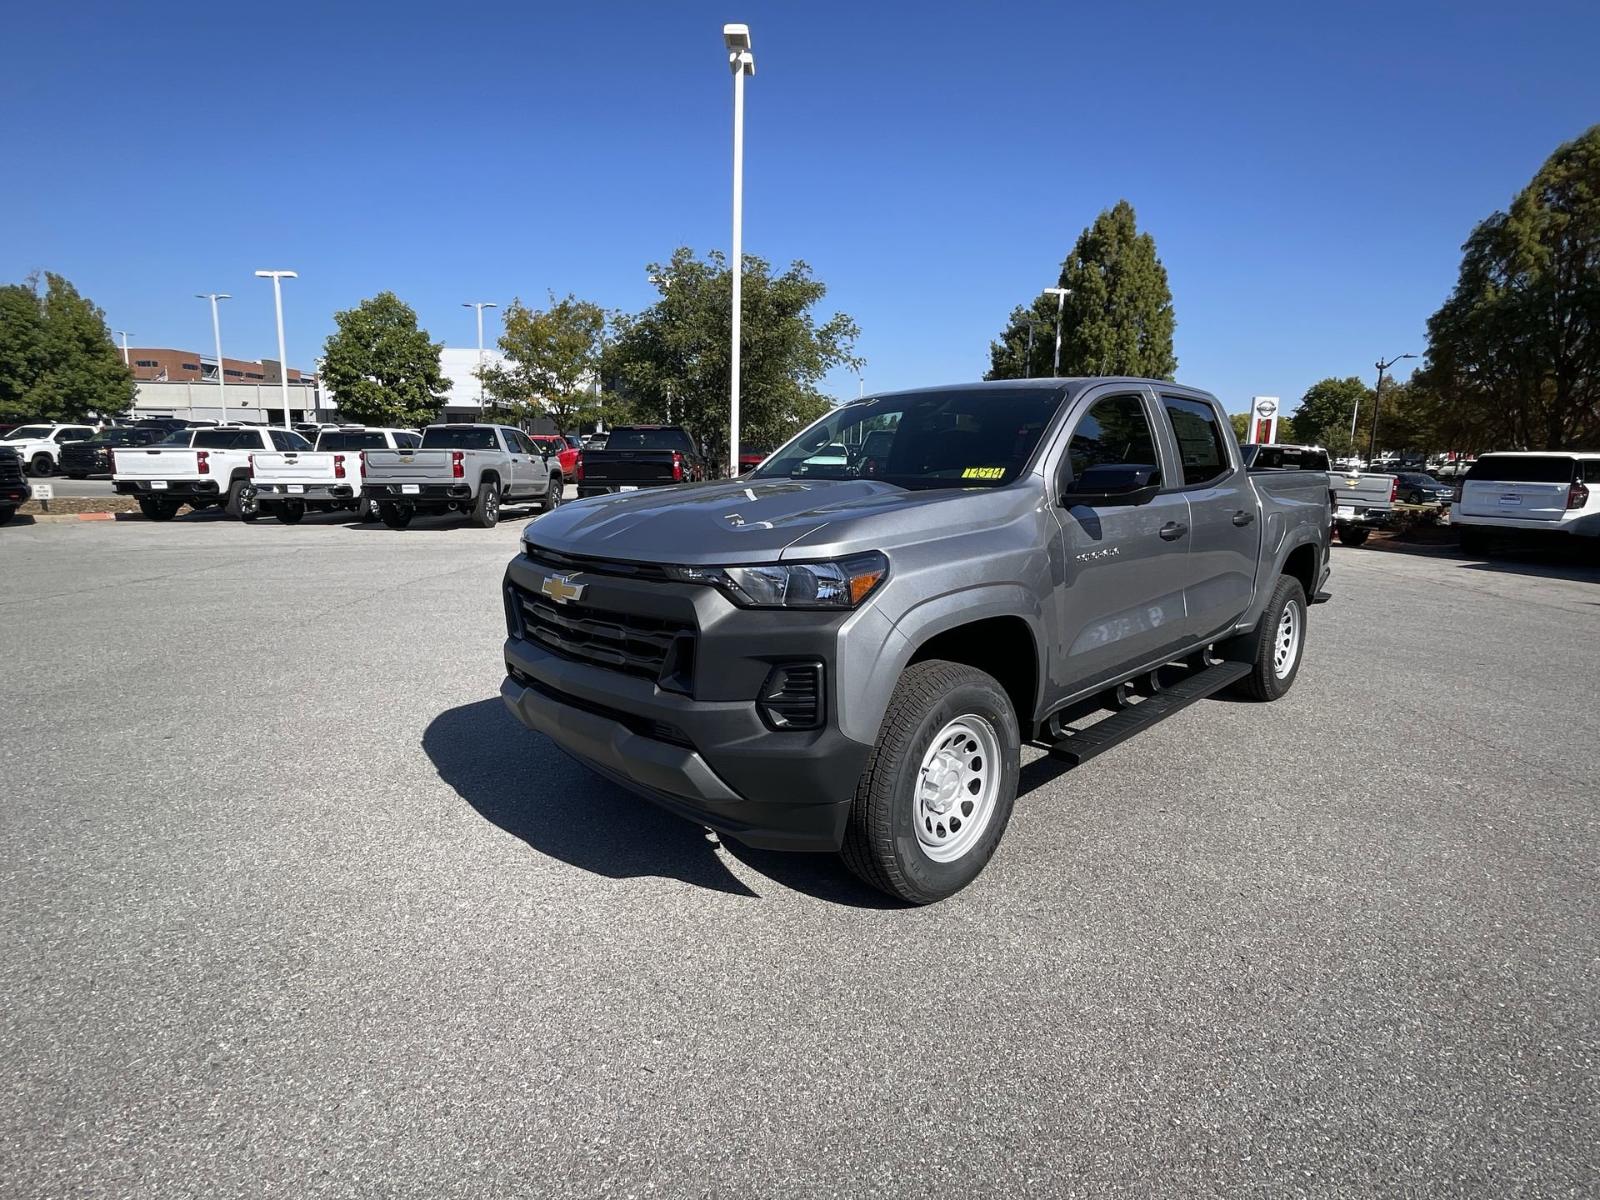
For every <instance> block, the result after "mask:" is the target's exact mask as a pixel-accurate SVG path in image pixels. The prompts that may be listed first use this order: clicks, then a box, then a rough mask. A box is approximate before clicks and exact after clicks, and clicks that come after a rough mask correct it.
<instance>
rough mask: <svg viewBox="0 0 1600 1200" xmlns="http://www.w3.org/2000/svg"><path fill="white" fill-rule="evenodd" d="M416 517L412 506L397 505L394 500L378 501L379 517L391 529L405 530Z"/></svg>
mask: <svg viewBox="0 0 1600 1200" xmlns="http://www.w3.org/2000/svg"><path fill="white" fill-rule="evenodd" d="M415 515H416V511H415V510H414V509H412V508H411V506H410V505H406V504H396V503H395V502H394V501H393V500H380V501H378V517H379V519H381V520H382V521H383V523H384V524H385V525H387V526H388V527H389V528H390V529H404V528H405V527H406V526H407V525H409V524H411V518H412V517H414V516H415Z"/></svg>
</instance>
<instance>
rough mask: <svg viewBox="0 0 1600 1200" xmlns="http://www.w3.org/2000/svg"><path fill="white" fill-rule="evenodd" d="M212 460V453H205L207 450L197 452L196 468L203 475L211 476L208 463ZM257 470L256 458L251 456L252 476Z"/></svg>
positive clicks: (195, 458) (195, 455)
mask: <svg viewBox="0 0 1600 1200" xmlns="http://www.w3.org/2000/svg"><path fill="white" fill-rule="evenodd" d="M210 458H211V455H210V453H209V452H207V451H205V450H196V451H195V452H194V460H195V466H196V467H197V469H198V470H199V472H200V474H202V475H209V474H211V463H210V462H209V461H208V460H209V459H210ZM255 469H256V456H255V455H254V454H252V455H251V456H250V472H251V474H254V473H255Z"/></svg>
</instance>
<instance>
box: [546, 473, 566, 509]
mask: <svg viewBox="0 0 1600 1200" xmlns="http://www.w3.org/2000/svg"><path fill="white" fill-rule="evenodd" d="M565 489H566V485H565V484H564V483H563V482H562V481H561V476H559V475H552V476H550V486H549V487H547V488H546V489H545V492H544V511H545V512H555V510H556V509H558V508H560V507H561V501H562V499H563V498H564V497H563V496H562V492H563V491H564V490H565Z"/></svg>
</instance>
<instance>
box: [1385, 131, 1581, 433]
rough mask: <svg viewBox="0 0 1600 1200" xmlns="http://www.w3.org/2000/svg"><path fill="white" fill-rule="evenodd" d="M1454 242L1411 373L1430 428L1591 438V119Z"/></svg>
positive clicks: (1458, 431) (1450, 430)
mask: <svg viewBox="0 0 1600 1200" xmlns="http://www.w3.org/2000/svg"><path fill="white" fill-rule="evenodd" d="M1462 251H1463V253H1462V260H1461V270H1460V274H1459V275H1458V277H1457V281H1456V286H1455V290H1454V291H1453V292H1452V293H1451V294H1450V297H1449V298H1448V299H1447V300H1446V301H1445V302H1444V304H1443V305H1442V306H1441V307H1440V309H1439V311H1438V312H1436V313H1434V315H1433V316H1432V318H1431V319H1430V320H1429V321H1428V353H1427V358H1426V361H1425V363H1424V366H1423V369H1422V371H1421V372H1419V378H1418V385H1419V396H1420V397H1421V398H1422V400H1421V406H1422V408H1423V410H1424V411H1425V412H1426V413H1427V414H1428V417H1429V420H1430V423H1431V426H1432V428H1433V430H1434V433H1435V436H1437V437H1439V438H1441V439H1443V440H1445V441H1446V443H1447V444H1449V445H1451V446H1452V447H1453V448H1461V447H1464V446H1470V447H1473V448H1482V449H1492V448H1508V447H1522V448H1527V449H1536V450H1537V449H1556V448H1561V447H1573V446H1579V445H1582V444H1584V443H1586V442H1587V441H1590V440H1592V439H1594V438H1596V437H1600V125H1595V126H1592V127H1591V128H1590V129H1588V130H1587V131H1585V132H1584V133H1583V134H1582V135H1581V136H1579V137H1578V138H1576V139H1574V140H1573V141H1570V142H1568V143H1566V144H1565V145H1563V146H1560V147H1558V148H1557V150H1556V151H1555V153H1554V154H1552V155H1551V156H1550V158H1549V159H1548V160H1547V161H1546V162H1545V164H1544V165H1543V166H1542V167H1541V168H1540V169H1539V172H1538V174H1536V175H1535V176H1534V177H1533V179H1532V181H1531V182H1530V183H1529V184H1528V186H1527V187H1525V188H1523V189H1522V191H1521V192H1519V193H1518V194H1517V196H1516V198H1515V199H1514V200H1513V201H1512V203H1511V208H1510V211H1509V212H1497V213H1494V214H1492V215H1491V216H1489V217H1488V218H1487V219H1485V220H1484V221H1482V222H1480V223H1479V224H1478V226H1477V227H1476V228H1475V229H1473V231H1472V234H1471V236H1470V237H1468V238H1467V241H1466V243H1465V245H1464V246H1463V247H1462ZM1380 436H1381V435H1380Z"/></svg>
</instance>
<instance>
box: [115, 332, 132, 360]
mask: <svg viewBox="0 0 1600 1200" xmlns="http://www.w3.org/2000/svg"><path fill="white" fill-rule="evenodd" d="M117 336H118V337H119V338H121V339H122V365H123V366H125V367H127V366H131V365H132V364H131V363H129V362H128V331H127V330H126V329H119V330H117Z"/></svg>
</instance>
